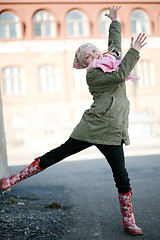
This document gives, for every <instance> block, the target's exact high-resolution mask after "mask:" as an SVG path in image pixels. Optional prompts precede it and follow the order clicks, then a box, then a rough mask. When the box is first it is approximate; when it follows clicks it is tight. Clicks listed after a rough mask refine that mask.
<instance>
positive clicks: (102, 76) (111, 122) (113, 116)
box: [0, 6, 146, 235]
mask: <svg viewBox="0 0 160 240" xmlns="http://www.w3.org/2000/svg"><path fill="white" fill-rule="evenodd" d="M119 8H120V7H117V6H116V7H115V6H113V7H112V8H109V14H106V16H108V17H109V18H110V19H111V20H112V22H111V25H110V29H109V42H108V46H109V50H110V51H111V52H110V53H108V57H107V56H106V59H107V61H108V62H109V61H110V58H111V59H112V60H113V62H114V64H113V63H112V64H111V65H110V67H108V65H107V64H108V62H107V64H106V62H105V64H102V62H103V60H104V59H103V55H102V54H101V52H100V51H99V49H98V48H97V47H96V46H95V45H93V44H91V43H86V44H83V45H82V46H80V47H79V48H78V50H77V51H76V53H75V58H74V63H73V67H74V68H77V69H81V68H87V67H88V72H87V76H86V79H87V84H88V86H89V91H90V93H91V94H92V96H93V101H94V102H93V104H92V105H91V107H90V109H88V110H86V111H85V112H84V114H83V116H82V118H81V120H80V122H79V124H78V125H77V126H76V127H75V129H74V130H73V132H72V134H71V136H70V138H69V139H68V140H67V141H66V142H65V143H64V144H62V145H61V146H60V147H58V148H55V149H53V150H51V151H50V152H48V153H46V154H44V155H43V156H41V157H38V158H36V159H35V160H34V161H33V162H32V163H31V164H30V165H29V166H28V167H26V168H25V169H23V170H22V171H20V172H19V173H16V174H13V175H12V176H10V177H7V178H2V179H1V180H0V189H1V190H2V191H5V190H7V189H8V188H10V187H11V186H12V185H14V184H16V183H18V182H19V181H22V180H24V179H25V178H28V177H30V176H32V175H35V174H37V173H39V172H41V171H43V170H44V169H46V168H47V167H49V166H51V165H53V164H55V163H57V162H59V161H61V160H63V159H64V158H66V157H68V156H70V155H72V154H75V153H77V152H79V151H81V150H84V149H86V148H88V147H90V146H92V145H95V146H96V147H97V148H98V149H99V150H100V151H101V153H102V154H103V155H104V156H105V157H106V159H107V161H108V163H109V165H110V166H111V169H112V172H113V177H114V180H115V183H116V187H117V189H118V196H119V202H120V208H121V213H122V216H123V223H124V228H125V231H126V232H128V233H129V234H131V235H140V234H142V230H141V228H138V227H137V225H136V223H135V219H134V214H133V209H132V204H131V194H132V188H131V187H130V179H129V178H128V173H127V170H126V168H125V160H124V153H123V143H125V144H126V145H128V144H129V137H128V114H129V101H128V99H127V95H126V87H125V80H126V79H127V77H128V76H129V74H130V72H131V70H132V69H133V68H134V66H135V64H136V63H137V61H138V60H139V50H140V49H141V48H142V47H143V46H144V45H145V39H146V37H145V35H144V34H140V35H139V36H138V38H137V39H136V41H135V42H134V40H133V38H132V39H131V48H130V49H129V51H128V52H127V54H126V55H125V57H124V58H123V60H122V61H121V60H120V55H121V24H120V23H119V22H118V21H117V14H118V10H119ZM101 60H102V62H101V63H99V62H98V61H101ZM93 61H94V62H93ZM119 61H120V62H119ZM95 62H96V64H97V62H98V63H99V65H95V64H94V63H95ZM90 64H93V65H90ZM104 65H105V66H104ZM106 66H107V67H106ZM108 68H111V69H110V70H106V69H108Z"/></svg>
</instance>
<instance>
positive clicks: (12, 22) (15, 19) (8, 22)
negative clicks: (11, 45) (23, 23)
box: [0, 11, 21, 39]
mask: <svg viewBox="0 0 160 240" xmlns="http://www.w3.org/2000/svg"><path fill="white" fill-rule="evenodd" d="M7 14H8V16H9V15H10V16H11V17H13V19H12V20H11V19H10V20H7V19H3V16H4V15H7ZM0 25H1V26H4V36H3V35H2V36H1V34H0V39H3V38H4V39H10V38H16V39H17V38H21V30H20V21H19V18H18V17H17V15H16V14H14V13H13V12H10V11H5V12H2V13H1V14H0ZM12 26H13V27H14V28H15V29H14V30H15V32H16V36H13V35H12V32H11V27H12ZM0 29H1V27H0ZM1 31H2V29H1Z"/></svg>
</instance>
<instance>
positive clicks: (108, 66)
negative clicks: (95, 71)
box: [87, 53, 139, 83]
mask: <svg viewBox="0 0 160 240" xmlns="http://www.w3.org/2000/svg"><path fill="white" fill-rule="evenodd" d="M121 61H122V60H116V58H115V57H114V56H112V55H111V54H109V53H106V54H105V55H104V56H103V58H101V59H94V60H93V61H92V62H91V63H90V64H89V65H88V67H87V72H88V70H89V69H91V68H101V69H102V70H103V72H104V73H106V72H108V73H111V72H114V71H118V67H119V65H120V64H121ZM126 80H132V81H133V82H134V83H136V81H137V80H139V77H137V76H134V75H133V74H132V73H130V74H129V76H128V77H127V79H126Z"/></svg>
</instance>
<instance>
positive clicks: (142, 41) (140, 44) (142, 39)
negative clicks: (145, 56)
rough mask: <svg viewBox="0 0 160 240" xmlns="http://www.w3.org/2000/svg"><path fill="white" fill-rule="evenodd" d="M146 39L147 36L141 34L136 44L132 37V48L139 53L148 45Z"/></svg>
mask: <svg viewBox="0 0 160 240" xmlns="http://www.w3.org/2000/svg"><path fill="white" fill-rule="evenodd" d="M146 38H147V37H146V36H145V34H144V33H140V34H139V35H138V37H137V39H136V41H135V42H134V38H133V37H131V48H134V49H136V50H137V51H139V50H140V49H141V48H142V47H143V46H144V45H146V43H147V42H145V40H146Z"/></svg>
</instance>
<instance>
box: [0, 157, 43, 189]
mask: <svg viewBox="0 0 160 240" xmlns="http://www.w3.org/2000/svg"><path fill="white" fill-rule="evenodd" d="M39 161H40V157H38V158H36V159H35V160H34V161H33V162H32V163H31V164H30V165H29V166H28V167H26V168H24V169H23V170H22V171H20V172H19V173H15V174H13V175H11V176H9V177H7V178H1V179H0V190H1V191H6V190H7V189H8V188H10V187H12V186H13V185H14V184H16V183H18V182H20V181H23V180H24V179H26V178H28V177H31V176H33V175H35V174H37V173H39V172H41V171H43V170H44V169H41V168H40V167H39Z"/></svg>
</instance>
